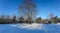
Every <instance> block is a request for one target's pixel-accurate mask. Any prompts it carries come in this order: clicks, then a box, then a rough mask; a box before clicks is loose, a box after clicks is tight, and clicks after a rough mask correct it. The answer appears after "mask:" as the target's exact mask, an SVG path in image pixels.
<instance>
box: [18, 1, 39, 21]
mask: <svg viewBox="0 0 60 33" xmlns="http://www.w3.org/2000/svg"><path fill="white" fill-rule="evenodd" d="M37 12H38V11H37V9H36V5H35V3H34V2H33V0H23V3H22V5H21V6H19V13H20V14H21V13H22V15H23V16H24V17H26V19H31V22H32V19H33V18H35V17H36V15H37Z"/></svg>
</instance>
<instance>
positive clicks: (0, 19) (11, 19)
mask: <svg viewBox="0 0 60 33" xmlns="http://www.w3.org/2000/svg"><path fill="white" fill-rule="evenodd" d="M28 18H29V19H24V17H23V16H21V17H19V18H17V17H16V16H9V15H0V24H10V23H29V24H31V23H42V24H43V23H44V24H45V23H60V18H58V17H57V16H54V17H51V18H50V19H42V18H41V17H38V18H36V19H35V20H32V21H31V19H30V17H28Z"/></svg>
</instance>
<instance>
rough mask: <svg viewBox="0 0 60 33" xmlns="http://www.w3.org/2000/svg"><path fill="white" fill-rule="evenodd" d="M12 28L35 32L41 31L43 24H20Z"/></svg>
mask: <svg viewBox="0 0 60 33" xmlns="http://www.w3.org/2000/svg"><path fill="white" fill-rule="evenodd" d="M12 26H15V27H19V28H25V29H32V30H35V29H38V30H41V29H42V26H43V24H38V23H32V24H27V23H22V24H17V25H12Z"/></svg>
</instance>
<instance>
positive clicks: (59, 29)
mask: <svg viewBox="0 0 60 33" xmlns="http://www.w3.org/2000/svg"><path fill="white" fill-rule="evenodd" d="M0 33H60V24H59V23H57V24H37V23H32V24H26V23H23V24H0Z"/></svg>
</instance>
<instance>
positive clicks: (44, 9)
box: [0, 0, 60, 18]
mask: <svg viewBox="0 0 60 33" xmlns="http://www.w3.org/2000/svg"><path fill="white" fill-rule="evenodd" d="M34 2H35V3H36V5H37V9H38V10H39V14H38V15H37V17H42V18H47V16H48V15H49V14H50V13H51V12H53V13H54V15H55V16H56V15H57V16H58V17H60V0H34ZM21 3H22V0H0V14H2V13H4V14H8V15H13V14H17V12H18V6H19V5H21Z"/></svg>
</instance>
